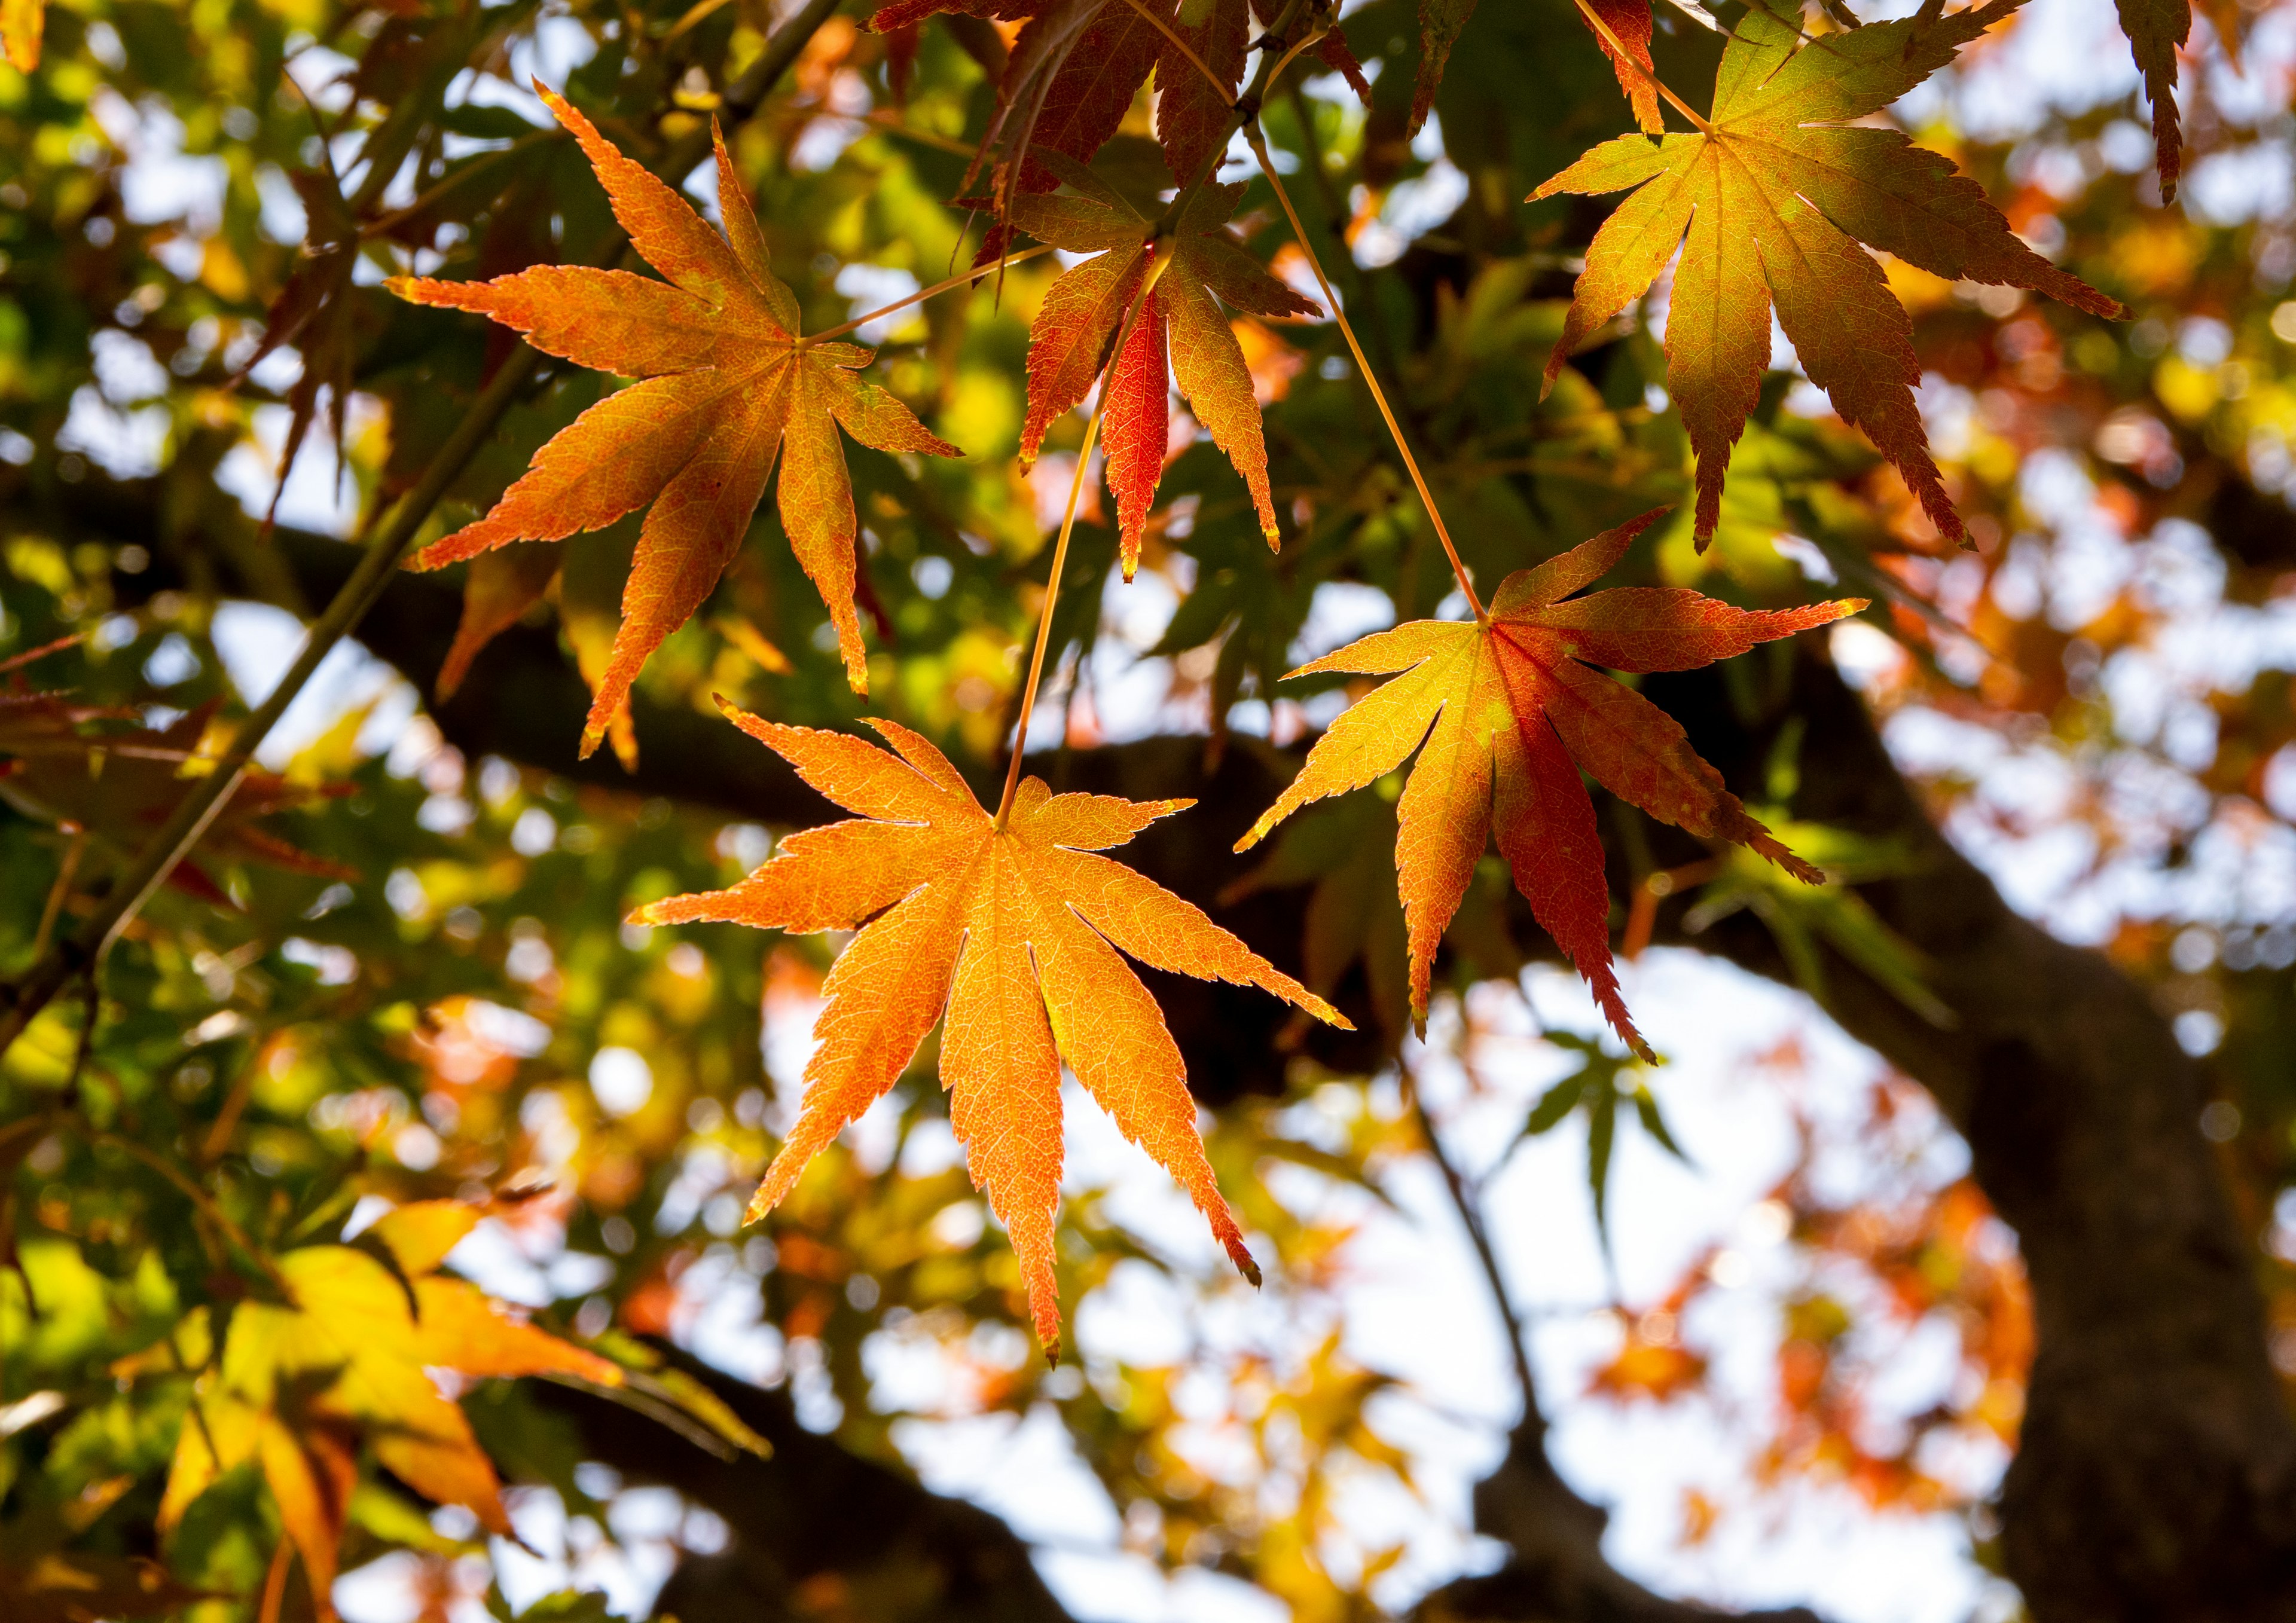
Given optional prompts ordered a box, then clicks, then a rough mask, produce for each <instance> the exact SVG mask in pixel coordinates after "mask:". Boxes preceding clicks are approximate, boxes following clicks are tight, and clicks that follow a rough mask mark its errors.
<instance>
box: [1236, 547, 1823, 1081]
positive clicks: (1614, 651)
mask: <svg viewBox="0 0 2296 1623" xmlns="http://www.w3.org/2000/svg"><path fill="white" fill-rule="evenodd" d="M1663 511H1664V509H1661V510H1660V512H1663ZM1658 517H1659V512H1647V513H1644V515H1643V516H1642V517H1640V518H1638V519H1635V520H1633V521H1629V522H1628V523H1625V524H1621V525H1620V526H1619V527H1618V528H1617V529H1611V530H1606V531H1604V532H1603V534H1601V535H1599V536H1596V537H1595V538H1594V539H1593V540H1591V541H1587V542H1583V543H1581V544H1580V545H1578V546H1575V547H1573V548H1571V549H1570V551H1569V552H1567V553H1562V555H1560V556H1559V557H1554V558H1550V559H1548V560H1547V561H1546V562H1545V563H1542V564H1540V565H1539V566H1538V568H1536V569H1530V570H1518V571H1517V572H1515V573H1514V574H1513V575H1510V576H1508V577H1507V578H1506V579H1505V582H1504V583H1502V584H1501V586H1500V587H1499V590H1498V595H1497V597H1495V598H1493V599H1492V600H1491V605H1490V619H1489V621H1488V624H1483V625H1478V624H1477V623H1475V622H1474V621H1472V620H1415V621H1413V622H1412V623H1410V624H1408V625H1404V626H1398V627H1395V628H1394V629H1393V630H1391V631H1381V632H1375V633H1374V634H1373V635H1370V636H1367V637H1365V638H1363V639H1362V640H1361V641H1359V642H1356V643H1349V645H1348V646H1347V647H1345V648H1342V649H1341V650H1339V651H1338V652H1335V653H1328V654H1325V655H1324V657H1323V658H1322V659H1320V660H1311V661H1309V662H1308V664H1306V665H1303V666H1301V667H1300V668H1299V669H1298V670H1295V671H1293V672H1292V676H1306V675H1308V674H1309V673H1310V672H1314V671H1326V670H1331V671H1355V672H1360V673H1363V674H1365V675H1384V674H1386V673H1389V672H1399V673H1401V674H1400V675H1398V676H1397V678H1396V680H1394V681H1392V682H1390V683H1389V684H1387V685H1386V686H1384V687H1382V688H1381V689H1379V690H1378V691H1377V692H1375V693H1372V694H1371V695H1370V696H1369V697H1367V698H1365V699H1364V700H1363V701H1360V702H1358V703H1357V704H1356V705H1354V706H1353V707H1351V708H1350V709H1348V710H1346V711H1345V712H1343V713H1342V714H1341V717H1340V718H1339V719H1338V720H1337V721H1335V722H1333V724H1332V725H1331V728H1330V730H1329V731H1327V732H1326V733H1324V735H1323V737H1322V738H1320V739H1318V740H1316V747H1315V748H1314V749H1313V750H1309V751H1308V761H1307V765H1306V766H1303V767H1302V768H1301V769H1300V775H1299V776H1298V777H1297V778H1295V779H1293V780H1292V784H1291V786H1290V787H1289V788H1287V789H1286V790H1284V791H1283V794H1282V796H1280V797H1279V798H1278V799H1277V800H1276V802H1275V805H1273V806H1271V807H1268V808H1267V811H1266V812H1265V813H1263V814H1262V815H1261V816H1260V818H1259V821H1258V822H1257V823H1255V824H1252V825H1251V830H1250V831H1249V832H1247V833H1246V834H1245V835H1244V837H1243V838H1242V840H1238V841H1237V842H1236V849H1238V850H1239V851H1241V850H1244V849H1247V848H1250V847H1251V846H1252V845H1254V844H1256V843H1258V842H1259V840H1260V839H1262V838H1263V837H1264V836H1265V835H1266V834H1267V832H1268V831H1269V830H1270V829H1272V828H1274V827H1275V824H1278V823H1280V822H1282V821H1283V818H1285V817H1286V816H1290V815H1291V814H1292V812H1293V811H1295V810H1297V809H1298V808H1299V807H1302V806H1305V805H1307V804H1308V802H1310V801H1313V800H1319V799H1323V798H1324V796H1326V795H1335V794H1344V793H1345V792H1347V791H1349V790H1351V789H1360V788H1362V787H1363V786H1364V785H1365V784H1366V783H1371V782H1373V781H1374V779H1376V778H1378V777H1380V776H1382V775H1384V774H1386V773H1389V772H1391V771H1393V770H1394V769H1395V768H1396V767H1398V766H1401V765H1402V764H1403V761H1404V759H1405V758H1406V757H1407V756H1409V755H1410V754H1411V752H1412V751H1413V750H1419V751H1420V753H1419V760H1418V764H1417V765H1416V766H1415V767H1414V768H1413V770H1412V774H1411V779H1410V781H1409V782H1408V783H1406V784H1405V785H1404V789H1403V796H1402V799H1400V800H1399V801H1398V803H1397V806H1396V815H1397V819H1398V828H1397V832H1396V840H1395V868H1396V875H1397V880H1398V888H1399V889H1400V890H1401V892H1402V896H1403V910H1404V917H1405V921H1406V924H1407V925H1408V927H1409V934H1410V943H1411V1009H1412V1013H1413V1015H1414V1016H1415V1018H1416V1019H1417V1020H1418V1021H1419V1023H1420V1025H1421V1026H1422V1028H1424V1026H1425V1024H1426V1021H1427V996H1428V988H1429V983H1430V976H1431V970H1432V965H1433V963H1434V960H1435V948H1436V946H1437V944H1438V943H1439V942H1440V941H1441V940H1442V939H1443V930H1444V927H1445V926H1446V925H1447V924H1448V923H1449V922H1451V916H1452V914H1455V913H1456V912H1457V911H1458V907H1459V901H1460V898H1462V897H1464V895H1465V894H1466V890H1467V885H1468V882H1469V881H1471V880H1472V878H1473V876H1474V872H1475V864H1476V863H1477V862H1478V861H1480V859H1481V857H1482V855H1483V851H1484V848H1485V847H1486V846H1488V844H1489V842H1490V838H1491V835H1492V833H1493V832H1494V831H1496V832H1497V835H1498V844H1499V854H1500V855H1501V856H1503V857H1505V858H1506V861H1507V866H1508V867H1509V868H1510V869H1512V870H1513V873H1514V882H1515V886H1516V888H1517V889H1520V890H1521V892H1522V894H1523V896H1524V898H1525V899H1527V900H1528V901H1529V903H1530V909H1531V912H1532V913H1533V914H1536V915H1537V917H1538V922H1539V925H1540V927H1541V928H1543V929H1544V930H1546V933H1547V934H1549V935H1550V936H1553V937H1554V940H1555V944H1556V945H1557V946H1559V947H1562V950H1563V951H1564V952H1565V953H1566V954H1568V955H1570V961H1571V963H1574V964H1576V965H1577V966H1578V969H1579V973H1580V974H1581V975H1583V976H1585V977H1586V979H1587V985H1588V986H1589V987H1591V988H1593V989H1594V993H1595V1001H1596V1002H1598V1003H1599V1004H1602V1006H1603V1013H1604V1014H1605V1015H1607V1016H1608V1017H1609V1019H1610V1021H1611V1025H1612V1026H1614V1027H1616V1028H1617V1029H1618V1032H1619V1035H1620V1037H1624V1038H1625V1039H1626V1040H1627V1042H1628V1044H1629V1045H1631V1046H1632V1047H1633V1048H1634V1049H1635V1050H1636V1052H1637V1053H1641V1054H1643V1055H1644V1056H1645V1057H1647V1056H1648V1055H1649V1053H1650V1049H1649V1046H1648V1045H1646V1044H1645V1043H1644V1041H1643V1038H1642V1035H1641V1033H1639V1032H1638V1031H1636V1029H1635V1026H1634V1022H1633V1021H1632V1020H1630V1019H1629V1018H1628V1014H1627V1006H1626V1002H1625V1000H1624V999H1623V998H1622V997H1621V996H1620V992H1619V979H1618V974H1617V972H1616V971H1615V970H1614V969H1613V967H1612V965H1611V935H1610V913H1611V893H1610V888H1609V887H1608V885H1607V884H1605V882H1604V881H1603V842H1602V839H1601V836H1600V835H1598V834H1597V833H1596V832H1595V806H1594V802H1593V801H1592V800H1591V799H1589V798H1588V797H1587V786H1586V785H1585V784H1584V783H1581V782H1580V781H1579V768H1581V767H1583V768H1585V769H1586V771H1587V774H1588V775H1590V776H1592V777H1593V778H1594V780H1595V782H1596V783H1600V784H1602V785H1603V788H1605V789H1607V790H1609V791H1611V793H1612V794H1614V795H1617V796H1618V797H1619V798H1620V799H1622V800H1627V801H1629V802H1631V803H1632V804H1634V805H1636V806H1639V807H1642V808H1643V809H1644V811H1646V812H1648V813H1650V815H1651V816H1653V817H1657V818H1660V819H1661V820H1662V821H1664V822H1668V823H1671V824H1676V825H1677V826H1679V827H1681V828H1685V829H1687V830H1689V831H1690V832H1692V833H1693V834H1698V835H1702V836H1704V837H1706V838H1709V839H1714V840H1734V841H1737V842H1738V843H1740V844H1743V845H1748V846H1751V847H1752V848H1754V849H1755V850H1757V851H1759V852H1760V853H1761V854H1762V855H1763V856H1765V857H1768V858H1769V859H1770V860H1771V861H1773V862H1775V863H1776V864H1778V865H1780V866H1782V867H1784V868H1785V869H1786V870H1787V871H1788V872H1790V873H1793V874H1794V875H1795V876H1796V877H1798V878H1800V879H1803V880H1806V881H1809V882H1810V883H1812V884H1815V883H1817V882H1818V881H1819V880H1820V877H1821V876H1820V875H1819V873H1818V872H1817V870H1816V869H1815V868H1812V867H1810V866H1809V865H1808V864H1807V863H1804V862H1802V861H1801V860H1800V858H1799V857H1795V856H1794V855H1793V853H1792V852H1791V851H1789V850H1787V849H1786V848H1784V846H1782V845H1780V844H1779V843H1778V842H1777V840H1775V839H1774V838H1772V837H1771V834H1770V832H1769V831H1768V830H1767V829H1766V828H1764V827H1763V826H1762V825H1761V824H1759V823H1758V822H1756V821H1755V820H1754V819H1753V818H1752V817H1751V816H1748V815H1747V813H1746V808H1745V807H1744V806H1743V805H1741V804H1740V803H1739V800H1738V797H1737V796H1735V795H1734V794H1732V793H1730V792H1729V791H1727V790H1726V789H1725V788H1723V787H1722V775H1721V774H1720V773H1718V772H1717V771H1715V770H1714V768H1713V767H1711V766H1708V765H1707V764H1706V762H1705V761H1704V760H1702V759H1701V758H1699V756H1698V754H1697V752H1696V751H1695V750H1692V749H1691V747H1690V741H1689V738H1688V736H1687V735H1686V734H1685V733H1684V732H1683V730H1682V728H1681V726H1680V725H1677V723H1676V722H1675V720H1674V718H1673V717H1669V715H1667V713H1666V712H1665V711H1663V710H1661V709H1659V708H1658V707H1657V706H1656V705H1654V704H1652V702H1651V701H1649V700H1647V699H1644V697H1643V696H1642V695H1641V694H1639V693H1636V692H1634V690H1632V689H1631V688H1628V687H1626V686H1623V685H1621V684H1620V683H1618V682H1616V681H1613V680H1612V679H1611V678H1610V677H1609V676H1603V674H1602V673H1601V672H1600V671H1597V670H1595V669H1591V668H1590V667H1593V666H1605V667H1608V668H1611V669H1612V670H1624V671H1660V670H1691V669H1694V668H1697V667H1699V666H1702V665H1709V664H1711V663H1712V662H1713V661H1715V660H1725V659H1729V658H1731V657H1733V656H1734V655H1736V654H1741V653H1743V652H1746V650H1748V649H1749V648H1751V647H1752V646H1753V645H1754V644H1755V643H1767V642H1769V641H1772V640H1773V639H1775V638H1777V637H1783V636H1791V635H1793V634H1794V633H1795V632H1797V631H1803V630H1807V629H1808V628H1809V627H1813V626H1823V625H1825V624H1826V623H1827V622H1829V621H1832V620H1837V619H1841V617H1842V616H1844V615H1846V614H1854V613H1856V612H1857V611H1858V610H1860V609H1862V608H1864V607H1865V606H1866V605H1865V603H1864V602H1862V601H1860V600H1857V599H1849V600H1845V601H1842V602H1831V603H1815V604H1812V605H1810V606H1809V607H1808V608H1803V609H1783V610H1768V611H1749V610H1744V609H1735V608H1733V607H1731V606H1730V605H1729V604H1727V603H1722V602H1715V601H1714V600H1713V599H1712V598H1710V597H1703V596H1701V595H1700V594H1697V593H1695V592H1688V591H1679V590H1669V589H1661V588H1654V587H1629V588H1625V589H1621V590H1616V591H1610V592H1598V593H1595V594H1593V595H1592V596H1589V597H1582V598H1579V599H1576V600H1574V601H1571V602H1564V601H1563V600H1564V599H1566V598H1568V597H1570V594H1572V593H1573V592H1576V591H1579V589H1580V588H1582V587H1585V586H1591V585H1592V584H1593V583H1594V582H1595V581H1596V580H1598V579H1600V578H1602V577H1603V575H1604V574H1606V573H1608V572H1609V571H1610V570H1611V568H1612V567H1613V566H1615V565H1616V564H1617V563H1618V561H1619V560H1620V558H1622V557H1624V556H1625V555H1626V551H1627V547H1628V545H1629V544H1630V543H1631V542H1632V541H1633V540H1634V538H1635V537H1636V536H1637V535H1639V534H1640V533H1641V532H1642V530H1643V529H1644V527H1646V526H1647V525H1649V524H1650V523H1651V522H1652V521H1653V520H1655V519H1656V518H1658ZM1422 742H1424V744H1425V748H1424V749H1421V744H1422ZM1574 761H1575V762H1576V765H1573V762H1574Z"/></svg>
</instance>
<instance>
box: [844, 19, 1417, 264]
mask: <svg viewBox="0 0 2296 1623" xmlns="http://www.w3.org/2000/svg"><path fill="white" fill-rule="evenodd" d="M1281 9H1282V8H1281V6H1280V5H1276V4H1270V3H1269V0H1178V3H1177V4H1175V0H1141V4H1138V5H1136V4H1132V0H895V4H891V5H888V6H885V7H884V8H882V9H881V10H880V11H879V12H877V13H876V14H875V15H874V16H873V17H872V18H871V19H870V20H869V26H870V27H871V28H872V29H875V30H877V31H878V32H880V33H887V34H890V33H893V32H896V31H898V30H899V29H906V28H914V27H915V26H916V25H917V24H918V23H920V22H922V21H923V20H925V19H926V18H928V17H932V16H938V15H943V14H947V13H956V14H959V15H964V16H968V17H978V18H980V19H982V20H989V21H996V22H1020V23H1021V24H1023V26H1022V28H1021V32H1020V34H1019V35H1018V36H1017V37H1015V38H1014V39H1013V47H1012V51H1011V53H1010V55H1009V56H1008V57H1007V58H1006V61H1005V72H1004V75H1003V77H1002V78H1000V79H999V81H998V83H997V86H996V111H994V112H993V113H992V114H991V116H990V119H989V125H988V132H987V134H986V135H984V136H983V137H982V139H981V144H980V156H979V157H978V158H976V160H975V163H974V167H975V169H976V170H977V169H978V168H979V167H980V165H981V164H982V163H984V162H986V161H987V160H988V154H989V153H991V152H996V151H1002V152H1006V153H1008V154H1021V155H1022V156H1021V159H1020V160H1019V161H1018V162H1014V161H1013V160H1011V159H1010V158H1009V157H1008V159H1007V160H1006V161H1005V165H1004V169H1005V174H1004V181H1003V184H1001V185H1000V186H999V187H998V201H999V207H1000V210H1001V211H1002V212H1003V213H1004V214H1005V216H1006V217H1008V223H1009V215H1010V212H1011V209H1012V205H1013V201H1014V199H1016V198H1017V197H1019V196H1020V195H1021V194H1023V193H1031V192H1051V191H1054V190H1055V189H1056V188H1057V187H1058V185H1059V184H1060V180H1061V178H1062V177H1061V176H1060V174H1059V172H1058V171H1057V169H1056V168H1055V167H1054V165H1053V164H1052V163H1050V162H1048V161H1047V160H1046V154H1048V153H1049V154H1051V155H1053V156H1054V157H1055V158H1069V159H1073V160H1075V161H1077V162H1078V163H1083V162H1086V161H1088V160H1090V159H1091V157H1092V155H1093V154H1094V153H1095V152H1098V151H1099V150H1100V149H1101V148H1102V147H1103V146H1105V145H1106V144H1107V143H1108V141H1109V138H1110V137H1111V136H1112V135H1115V134H1116V132H1117V130H1118V128H1119V127H1120V126H1121V125H1122V123H1123V122H1124V116H1125V114H1126V113H1127V112H1128V111H1131V108H1132V102H1133V99H1134V98H1135V97H1136V96H1137V95H1138V94H1140V89H1141V86H1144V85H1145V84H1146V83H1147V82H1148V78H1149V75H1150V74H1151V73H1153V74H1154V75H1155V78H1156V138H1157V140H1158V141H1159V143H1161V145H1162V148H1163V152H1164V160H1165V162H1166V163H1167V164H1168V165H1169V167H1170V168H1171V171H1172V174H1173V176H1174V177H1175V178H1176V179H1177V180H1178V181H1179V182H1180V183H1181V184H1184V185H1185V184H1188V183H1190V182H1193V180H1194V179H1195V178H1196V177H1197V176H1198V175H1199V174H1201V172H1202V169H1203V166H1204V164H1205V163H1206V161H1207V160H1210V159H1211V158H1212V157H1213V156H1214V154H1215V153H1216V152H1218V151H1219V150H1221V149H1222V148H1224V147H1225V146H1226V142H1227V136H1228V134H1229V132H1230V131H1232V130H1233V129H1234V114H1233V112H1232V111H1231V107H1230V101H1231V99H1232V98H1233V96H1234V93H1235V91H1236V88H1237V87H1238V86H1240V85H1242V83H1243V69H1244V63H1245V61H1246V59H1247V57H1248V56H1249V54H1250V44H1251V41H1250V35H1251V20H1252V19H1253V18H1255V17H1257V18H1258V20H1259V22H1260V23H1261V24H1262V25H1263V26H1264V25H1266V24H1267V23H1270V22H1273V21H1274V20H1275V15H1276V13H1277V12H1279V11H1280V10H1281ZM1159 24H1161V25H1162V26H1161V27H1159V26H1158V25H1159ZM1167 30H1169V32H1168V31H1167ZM1175 35H1177V37H1179V38H1180V39H1181V40H1184V41H1185V42H1186V44H1187V46H1188V49H1189V50H1190V51H1193V52H1194V53H1195V55H1196V58H1197V61H1190V60H1189V59H1188V54H1187V52H1185V51H1182V50H1181V49H1179V48H1178V46H1177V45H1175V44H1174V43H1173V36H1175ZM1316 56H1317V58H1318V59H1319V60H1320V61H1322V62H1323V63H1324V66H1326V67H1328V68H1330V69H1331V70H1333V71H1334V72H1336V73H1340V74H1342V75H1344V76H1345V77H1346V78H1347V81H1348V83H1349V86H1352V87H1353V88H1354V89H1355V91H1356V93H1357V94H1358V95H1359V96H1361V97H1363V98H1364V100H1365V102H1366V103H1368V102H1369V101H1370V98H1371V86H1370V83H1369V81H1367V80H1366V79H1365V77H1364V71H1363V65H1362V64H1361V63H1360V62H1358V61H1357V60H1356V57H1355V53H1353V52H1352V51H1350V50H1349V48H1348V43H1347V40H1346V37H1344V36H1343V35H1341V33H1340V31H1339V29H1337V28H1336V27H1334V28H1333V29H1331V30H1330V31H1329V32H1327V33H1326V34H1325V35H1324V37H1323V38H1322V39H1321V40H1319V41H1318V42H1317V43H1316ZM1199 61H1200V62H1201V64H1202V66H1201V67H1199V66H1198V65H1197V63H1198V62H1199ZM1207 69H1208V70H1210V76H1211V77H1210V78H1208V77H1207V76H1206V72H1205V70H1207ZM1213 78H1217V79H1218V81H1219V89H1215V88H1214V87H1213V84H1212V79H1213ZM1222 89H1224V90H1226V92H1227V95H1226V96H1223V95H1222V94H1220V90H1222ZM969 178H970V176H968V179H969ZM1002 251H1003V246H1002V242H1001V241H1000V240H999V234H996V233H992V234H991V235H990V240H989V241H988V242H987V243H986V244H984V245H983V247H982V250H981V258H983V260H987V259H991V258H996V255H997V254H998V253H1000V252H1002Z"/></svg>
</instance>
